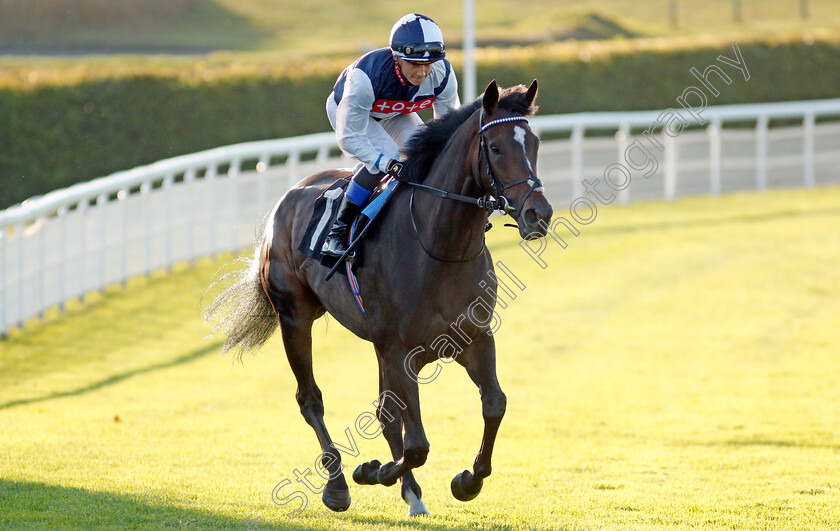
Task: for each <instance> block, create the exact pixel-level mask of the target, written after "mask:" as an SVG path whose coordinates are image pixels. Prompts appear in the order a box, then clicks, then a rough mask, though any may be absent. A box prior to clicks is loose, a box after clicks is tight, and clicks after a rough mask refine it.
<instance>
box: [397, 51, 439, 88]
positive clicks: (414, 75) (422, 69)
mask: <svg viewBox="0 0 840 531" xmlns="http://www.w3.org/2000/svg"><path fill="white" fill-rule="evenodd" d="M397 64H398V65H399V66H400V72H402V75H403V77H404V78H405V79H406V80H408V82H409V83H411V84H412V85H414V86H415V87H418V86H420V85H422V84H423V82H424V81H426V78H427V77H429V73H430V72H431V71H432V63H415V62H412V61H406V60H405V59H400V58H397Z"/></svg>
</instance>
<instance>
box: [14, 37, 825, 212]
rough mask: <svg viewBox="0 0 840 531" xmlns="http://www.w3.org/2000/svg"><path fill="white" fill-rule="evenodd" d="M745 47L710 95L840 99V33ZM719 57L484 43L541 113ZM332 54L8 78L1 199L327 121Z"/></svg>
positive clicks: (629, 91)
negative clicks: (292, 66)
mask: <svg viewBox="0 0 840 531" xmlns="http://www.w3.org/2000/svg"><path fill="white" fill-rule="evenodd" d="M738 45H739V48H740V50H741V53H742V54H743V57H744V61H745V63H746V65H747V68H748V69H749V72H750V76H751V78H750V80H749V81H744V79H743V76H740V73H739V72H738V71H737V70H735V69H734V68H732V67H723V69H724V70H725V71H726V72H727V73H729V74H730V77H732V79H733V84H732V85H730V86H728V87H725V86H723V84H719V87H718V88H720V90H721V95H720V97H718V98H715V99H714V100H712V101H710V104H725V103H750V102H765V101H784V100H799V99H815V98H831V97H840V68H837V65H840V36H838V35H833V34H832V35H822V36H817V37H816V38H814V37H806V38H804V39H803V38H802V36H795V37H788V38H779V39H775V40H764V41H761V42H739V43H738ZM719 54H723V55H725V56H727V57H733V52H732V49H731V47H730V43H729V42H728V41H715V42H708V43H700V44H698V43H696V42H689V41H675V40H673V39H672V40H669V41H617V42H608V43H591V44H578V45H574V46H573V45H555V46H548V47H535V48H522V49H513V50H483V51H481V54H480V56H479V67H478V80H479V90H481V89H482V88H483V85H484V84H486V83H487V82H488V81H489V80H490V79H492V78H495V79H497V80H498V81H499V82H500V83H501V84H502V85H511V84H515V83H528V82H530V80H531V79H533V78H534V77H536V78H538V79H539V81H540V97H539V100H538V102H539V104H540V106H541V111H540V112H541V114H553V113H568V112H580V111H610V110H640V109H662V108H667V107H674V106H676V105H677V104H676V101H675V98H676V97H677V96H679V95H680V94H681V93H682V91H683V89H685V88H686V87H687V86H689V85H697V84H698V83H697V81H696V80H695V79H694V78H693V77H692V76H691V75H690V73H689V69H690V68H691V67H696V68H697V69H698V70H700V71H701V72H702V71H703V70H704V69H705V67H706V66H707V65H709V64H713V63H714V62H715V59H716V57H717V56H718V55H719ZM452 55H453V62H455V66H456V68H457V67H458V66H459V62H460V61H459V58H458V56H457V55H456V54H454V53H453V54H452ZM324 64H325V65H327V66H324V67H322V68H320V69H319V68H309V69H308V71H307V72H305V73H301V71H298V72H294V73H288V72H287V73H282V72H281V73H278V71H277V70H276V69H275V70H271V69H270V68H266V69H264V71H263V70H260V69H259V68H253V69H250V70H248V73H242V71H241V69H240V70H237V71H236V72H235V73H234V74H231V75H220V76H215V77H213V78H212V79H210V80H208V81H201V80H199V81H196V80H194V79H185V78H184V77H183V76H180V75H178V74H177V73H173V72H172V71H168V72H164V73H163V74H161V73H160V72H145V73H144V72H140V73H137V72H134V71H132V72H130V73H122V74H117V75H113V76H109V75H108V74H107V72H106V73H104V74H100V76H99V77H91V78H90V79H84V80H81V81H74V82H71V83H67V84H63V83H57V82H49V83H46V84H41V85H35V86H27V85H26V84H25V83H16V84H10V83H6V84H5V87H4V88H0V146H2V147H1V148H0V208H5V207H6V206H9V205H11V204H13V203H16V202H19V201H22V200H23V199H26V198H27V197H31V196H33V195H37V194H43V193H45V192H47V191H49V190H52V189H55V188H60V187H65V186H68V185H70V184H72V183H74V182H79V181H85V180H89V179H92V178H95V177H98V176H102V175H106V174H108V173H111V172H114V171H117V170H123V169H128V168H131V167H134V166H136V165H140V164H146V163H150V162H154V161H156V160H159V159H162V158H166V157H171V156H175V155H179V154H184V153H190V152H194V151H199V150H202V149H207V148H211V147H215V146H220V145H225V144H231V143H236V142H244V141H249V140H258V139H266V138H277V137H287V136H294V135H300V134H307V133H313V132H319V131H326V130H329V124H328V122H327V119H326V116H325V113H324V100H325V99H326V96H327V94H328V93H329V91H330V89H331V87H332V84H333V82H334V80H335V77H336V75H337V74H338V72H339V70H340V68H341V67H340V66H337V65H338V63H335V62H326V63H324ZM342 64H343V63H342ZM718 64H720V63H718ZM739 76H740V77H739ZM0 82H2V79H0ZM0 85H2V83H0Z"/></svg>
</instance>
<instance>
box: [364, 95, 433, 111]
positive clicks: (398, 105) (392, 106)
mask: <svg viewBox="0 0 840 531" xmlns="http://www.w3.org/2000/svg"><path fill="white" fill-rule="evenodd" d="M436 99H437V98H436V97H435V96H432V97H429V98H426V99H423V100H419V101H400V100H376V103H374V104H373V109H371V110H372V111H373V112H381V113H389V112H399V113H402V114H410V113H413V112H417V111H422V110H423V109H428V108H429V107H431V106H432V102H434V101H435V100H436Z"/></svg>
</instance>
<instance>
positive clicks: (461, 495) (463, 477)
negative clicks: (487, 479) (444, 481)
mask: <svg viewBox="0 0 840 531" xmlns="http://www.w3.org/2000/svg"><path fill="white" fill-rule="evenodd" d="M473 478H474V476H473V475H472V472H470V471H469V470H464V471H463V472H461V473H460V474H455V477H454V478H452V484H451V487H452V495H453V496H455V499H456V500H460V501H463V502H468V501H470V500H474V499H475V497H476V496H478V493H479V492H481V485H482V483H484V480H482V479H479V480H478V488H477V489H475V492H470V491H469V490H468V489H467V487H466V486H465V483H466V482H468V481H470V480H472V479H473Z"/></svg>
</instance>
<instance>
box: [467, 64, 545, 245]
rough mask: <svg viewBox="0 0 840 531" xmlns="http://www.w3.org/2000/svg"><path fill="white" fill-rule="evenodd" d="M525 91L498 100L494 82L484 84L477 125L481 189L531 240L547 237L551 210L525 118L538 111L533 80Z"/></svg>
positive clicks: (534, 138) (510, 91)
mask: <svg viewBox="0 0 840 531" xmlns="http://www.w3.org/2000/svg"><path fill="white" fill-rule="evenodd" d="M524 88H525V87H524V86H522V85H520V86H519V87H513V88H511V89H506V90H504V91H503V93H502V94H501V95H500V94H499V87H498V86H497V85H496V81H495V80H494V81H492V82H490V84H489V85H487V89H486V90H485V91H484V97H483V101H482V107H481V119H480V122H479V124H480V125H479V127H480V129H479V138H480V140H479V141H480V148H479V149H480V150H481V151H482V153H481V154H480V155H479V175H480V176H481V177H480V178H481V180H482V187H483V188H484V189H485V190H489V191H490V192H491V193H492V194H493V195H494V196H496V198H497V199H498V201H499V202H500V204H501V205H502V208H504V209H505V210H506V211H507V213H509V214H510V215H511V217H513V218H514V219H515V220H516V222H517V224H518V225H519V234H520V236H522V237H523V238H525V239H533V238H537V237H541V236H545V234H546V230H547V228H548V226H549V225H548V223H549V221H551V215H552V213H553V210H552V208H551V205H550V204H549V203H548V200H546V198H545V195H544V194H543V186H542V182H540V180H539V178H537V149H538V148H539V145H540V139H539V138H537V135H535V134H534V133H533V132H532V131H531V128H530V127H529V126H528V119H527V117H528V116H530V115H532V114H533V113H534V112H535V111H536V107H535V106H534V105H533V103H534V100H535V99H536V97H537V80H536V79H535V80H534V81H533V83H531V86H530V87H529V88H528V90H527V91H525V90H524Z"/></svg>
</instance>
